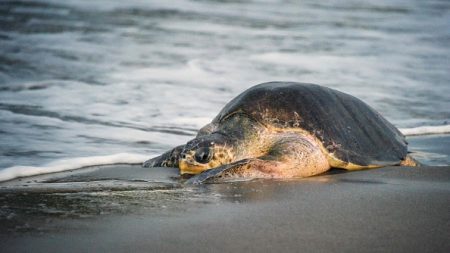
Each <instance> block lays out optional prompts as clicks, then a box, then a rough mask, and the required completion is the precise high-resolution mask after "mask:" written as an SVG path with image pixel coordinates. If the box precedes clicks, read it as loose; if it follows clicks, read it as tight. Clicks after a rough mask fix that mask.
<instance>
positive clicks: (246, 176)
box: [186, 136, 330, 184]
mask: <svg viewBox="0 0 450 253" xmlns="http://www.w3.org/2000/svg"><path fill="white" fill-rule="evenodd" d="M294 138H295V140H294ZM328 169H330V165H329V163H328V160H327V158H326V156H325V155H324V154H323V153H322V151H321V150H320V148H319V147H318V146H317V145H315V144H313V143H311V142H310V141H308V140H306V139H304V138H300V137H291V136H290V137H285V136H284V137H282V138H280V139H279V140H278V141H277V142H275V144H274V145H273V146H272V147H271V148H270V150H269V152H268V153H267V154H266V155H264V156H261V157H258V158H249V159H243V160H240V161H237V162H234V163H230V164H226V165H223V166H220V167H217V168H214V169H211V170H207V171H205V172H203V173H201V174H199V175H197V176H194V177H192V178H190V179H189V180H188V181H187V182H186V183H187V184H201V183H217V182H226V181H234V180H251V179H256V178H293V177H308V176H313V175H317V174H320V173H322V172H325V171H327V170H328Z"/></svg>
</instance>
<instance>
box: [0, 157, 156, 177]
mask: <svg viewBox="0 0 450 253" xmlns="http://www.w3.org/2000/svg"><path fill="white" fill-rule="evenodd" d="M149 158H150V157H149V156H148V155H142V154H131V153H119V154H114V155H105V156H89V157H76V158H68V159H61V160H56V161H54V162H51V163H48V164H46V165H44V166H13V167H9V168H5V169H3V170H0V181H7V180H11V179H14V178H19V177H28V176H35V175H39V174H47V173H54V172H61V171H67V170H75V169H80V168H84V167H90V166H98V165H110V164H142V163H143V162H144V161H145V160H146V159H149Z"/></svg>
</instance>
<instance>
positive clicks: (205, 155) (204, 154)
mask: <svg viewBox="0 0 450 253" xmlns="http://www.w3.org/2000/svg"><path fill="white" fill-rule="evenodd" d="M211 158H212V152H211V149H210V148H204V147H203V148H198V149H197V150H196V151H195V160H196V161H197V162H199V163H207V162H209V161H210V160H211Z"/></svg>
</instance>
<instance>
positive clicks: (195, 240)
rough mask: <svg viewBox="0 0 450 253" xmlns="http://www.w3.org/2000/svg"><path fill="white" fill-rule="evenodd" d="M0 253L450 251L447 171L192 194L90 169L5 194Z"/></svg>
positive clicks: (136, 171) (4, 187)
mask: <svg viewBox="0 0 450 253" xmlns="http://www.w3.org/2000/svg"><path fill="white" fill-rule="evenodd" d="M0 206H1V207H2V209H1V212H0V226H1V229H0V230H1V232H0V248H1V252H133V251H136V252H213V251H220V252H243V251H246V252H247V251H248V252H274V251H279V252H280V251H282V252H450V241H449V240H448V238H450V167H448V166H446V167H419V168H408V167H388V168H382V169H374V170H366V171H357V172H343V171H339V170H335V171H332V172H330V173H328V174H325V175H321V176H316V177H312V178H306V179H297V180H281V181H280V180H256V181H251V182H236V183H227V184H211V185H202V186H195V187H187V186H183V185H181V184H180V181H179V180H178V179H177V171H176V170H173V169H163V168H156V169H154V170H153V171H152V173H148V169H144V168H141V167H140V166H129V165H123V166H121V165H116V166H104V167H93V168H88V169H83V170H77V171H72V172H64V173H57V174H50V175H41V176H37V177H33V178H26V179H21V180H14V181H9V182H4V183H1V184H0Z"/></svg>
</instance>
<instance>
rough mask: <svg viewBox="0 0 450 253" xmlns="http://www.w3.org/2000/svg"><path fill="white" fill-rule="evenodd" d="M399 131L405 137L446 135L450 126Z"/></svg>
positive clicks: (449, 131) (402, 129)
mask: <svg viewBox="0 0 450 253" xmlns="http://www.w3.org/2000/svg"><path fill="white" fill-rule="evenodd" d="M399 130H400V132H402V133H403V134H404V135H406V136H413V135H430V134H447V133H450V125H443V126H421V127H412V128H400V129H399Z"/></svg>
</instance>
